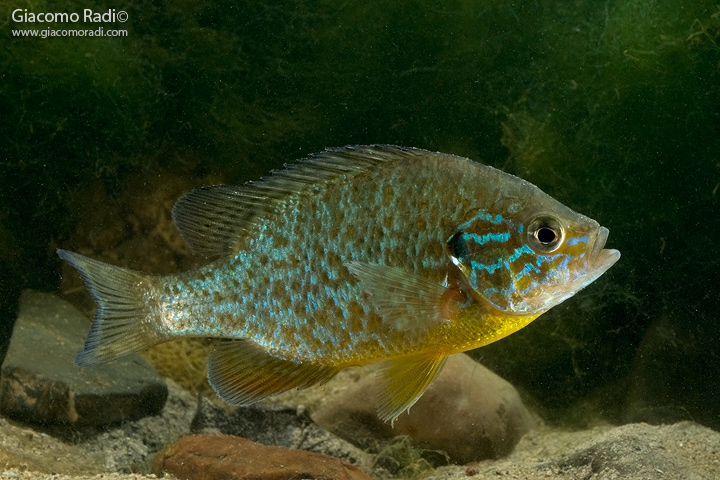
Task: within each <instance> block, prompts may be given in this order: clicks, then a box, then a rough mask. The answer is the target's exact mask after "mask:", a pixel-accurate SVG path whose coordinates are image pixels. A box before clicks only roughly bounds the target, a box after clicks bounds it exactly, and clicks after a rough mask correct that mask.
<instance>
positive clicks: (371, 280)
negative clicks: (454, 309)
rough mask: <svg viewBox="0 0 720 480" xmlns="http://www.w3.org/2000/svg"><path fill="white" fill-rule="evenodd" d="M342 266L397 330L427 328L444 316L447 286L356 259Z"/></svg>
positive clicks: (439, 321) (384, 318)
mask: <svg viewBox="0 0 720 480" xmlns="http://www.w3.org/2000/svg"><path fill="white" fill-rule="evenodd" d="M345 266H346V267H347V268H348V270H350V273H352V274H353V275H355V276H356V277H357V278H358V280H360V285H361V286H362V288H363V290H365V291H366V292H367V293H369V294H370V302H371V303H372V304H373V306H374V307H375V308H376V309H377V311H378V314H379V315H380V316H381V317H382V318H383V320H385V321H388V322H392V323H393V325H394V326H395V328H396V329H397V330H400V331H409V330H414V329H417V328H421V329H427V328H429V327H431V326H433V325H436V324H438V323H441V322H443V321H446V320H448V318H447V316H446V312H447V311H448V309H447V305H446V303H447V301H448V299H451V298H452V297H451V296H448V288H447V287H445V286H443V285H441V284H439V283H437V282H434V281H431V280H428V279H427V278H425V277H422V276H420V275H417V274H415V273H413V272H408V271H406V270H403V269H401V268H395V267H388V266H386V265H375V264H368V263H360V262H348V263H346V264H345Z"/></svg>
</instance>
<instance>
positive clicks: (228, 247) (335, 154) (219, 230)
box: [172, 145, 428, 257]
mask: <svg viewBox="0 0 720 480" xmlns="http://www.w3.org/2000/svg"><path fill="white" fill-rule="evenodd" d="M422 153H428V152H426V151H425V150H420V149H415V148H405V147H396V146H393V145H369V146H349V147H342V148H333V149H328V150H325V151H324V152H320V153H316V154H313V155H310V156H309V157H307V158H305V159H303V160H299V161H298V162H297V163H292V164H287V165H285V168H283V169H281V170H276V171H274V172H272V174H271V175H269V176H267V177H263V178H261V179H260V180H258V181H253V182H248V183H246V184H244V185H240V186H232V185H213V186H208V187H201V188H199V189H197V190H193V191H192V192H190V193H187V194H185V195H184V196H183V197H181V198H180V199H179V200H178V201H177V203H176V204H175V206H174V207H173V211H172V216H173V219H174V220H175V224H176V225H177V227H178V229H179V230H180V234H181V235H182V237H183V239H185V241H186V242H188V244H189V245H190V247H191V248H192V249H193V251H195V252H196V253H200V254H203V255H207V256H210V257H218V256H222V255H230V254H233V253H236V252H234V251H233V248H234V247H235V246H236V245H237V243H238V240H239V238H240V237H243V236H245V235H247V234H249V233H250V232H252V231H254V230H256V229H257V228H258V227H259V226H260V225H261V224H262V223H264V222H265V221H266V220H267V219H268V218H270V217H271V216H272V215H274V214H275V213H276V212H277V210H278V208H279V207H280V206H281V204H282V202H284V201H286V200H288V199H290V198H292V197H293V196H299V195H301V194H302V193H303V192H308V191H310V190H312V189H316V188H325V187H327V186H328V184H330V183H332V182H337V181H346V180H347V179H348V178H352V177H354V176H356V175H360V174H363V173H365V172H368V171H369V170H371V169H372V168H375V167H376V166H378V165H381V164H384V163H388V162H393V161H398V160H402V159H404V158H408V157H412V156H418V155H420V154H422Z"/></svg>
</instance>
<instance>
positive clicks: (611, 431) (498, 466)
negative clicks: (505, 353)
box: [424, 422, 720, 480]
mask: <svg viewBox="0 0 720 480" xmlns="http://www.w3.org/2000/svg"><path fill="white" fill-rule="evenodd" d="M718 451H720V433H718V432H715V431H713V430H711V429H709V428H706V427H703V426H701V425H698V424H696V423H692V422H680V423H677V424H674V425H663V426H653V425H648V424H645V423H636V424H629V425H622V426H619V427H608V426H603V427H596V428H593V429H591V430H580V431H576V432H567V431H561V430H554V431H553V430H548V429H543V430H541V431H534V432H532V433H530V434H529V435H527V436H526V437H524V438H523V440H522V441H521V442H520V444H519V445H518V446H517V448H516V449H515V451H514V452H513V453H512V454H511V456H510V457H509V458H507V459H503V460H498V461H493V462H482V463H479V464H474V465H472V466H463V467H445V468H442V469H438V470H436V471H435V472H434V473H433V474H432V475H430V476H428V477H426V478H425V479H424V480H466V479H467V478H468V477H469V476H472V479H473V480H490V479H497V478H507V479H523V480H541V479H542V480H544V479H548V478H552V479H555V480H576V479H580V478H583V479H597V480H612V479H632V480H656V479H663V480H710V479H717V478H720V461H719V460H718V453H717V452H718Z"/></svg>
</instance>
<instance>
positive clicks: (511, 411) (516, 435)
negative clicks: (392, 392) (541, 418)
mask: <svg viewBox="0 0 720 480" xmlns="http://www.w3.org/2000/svg"><path fill="white" fill-rule="evenodd" d="M377 383H378V382H377V380H376V379H375V378H373V376H367V377H365V378H363V379H362V380H360V381H359V382H358V383H357V384H355V385H354V386H353V387H351V388H349V389H348V390H347V391H346V392H345V393H344V395H343V396H341V397H339V398H337V399H336V400H334V401H331V402H328V403H326V404H324V405H321V406H319V407H318V409H317V410H316V411H315V412H314V413H313V414H312V418H313V419H314V420H315V421H316V422H317V423H318V425H320V426H322V427H324V428H326V429H327V430H329V431H330V432H333V433H335V434H336V435H338V436H340V437H342V438H345V439H346V440H349V441H351V442H353V443H355V444H358V445H367V444H368V440H370V439H373V438H390V437H392V436H396V435H408V436H410V438H412V439H413V440H414V441H415V442H416V443H417V444H418V445H419V446H420V447H422V448H427V449H433V450H442V451H445V452H446V453H447V454H448V455H449V456H450V459H451V460H452V461H453V462H456V463H467V462H471V461H474V460H482V459H487V458H499V457H502V456H505V455H508V454H509V453H510V452H511V451H512V449H513V447H514V446H515V444H517V442H518V441H519V440H520V438H521V437H522V436H523V435H524V434H525V433H526V432H528V431H529V430H530V429H531V428H532V427H533V419H532V416H531V415H530V413H529V412H528V410H527V409H526V408H525V406H524V405H523V402H522V400H521V399H520V396H519V395H518V393H517V391H516V390H515V388H513V386H512V385H510V384H509V383H508V382H506V381H505V380H503V379H502V378H500V377H498V376H497V375H495V374H494V373H492V372H491V371H490V370H488V369H487V368H485V367H483V366H482V365H480V364H478V363H477V362H475V361H473V360H472V359H471V358H470V357H468V356H467V355H451V356H450V358H448V361H447V363H446V365H445V368H444V369H443V371H442V372H441V373H440V375H439V376H438V378H437V379H436V380H435V381H434V382H433V383H432V384H431V385H430V388H428V390H427V391H426V392H425V394H424V395H423V396H422V397H421V398H420V400H418V402H417V403H416V404H415V405H414V406H413V407H412V408H411V410H410V414H409V415H408V414H403V415H401V416H400V417H398V419H397V420H396V421H395V425H394V428H393V427H391V425H390V424H388V423H384V422H382V421H381V420H379V419H378V417H377V414H376V411H375V403H376V402H375V400H376V395H377V393H376V392H377V390H376V388H377Z"/></svg>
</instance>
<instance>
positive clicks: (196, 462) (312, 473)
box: [152, 435, 371, 480]
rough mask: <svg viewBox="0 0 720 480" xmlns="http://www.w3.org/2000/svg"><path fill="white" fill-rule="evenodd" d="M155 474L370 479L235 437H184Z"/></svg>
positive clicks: (314, 456) (335, 462) (325, 459)
mask: <svg viewBox="0 0 720 480" xmlns="http://www.w3.org/2000/svg"><path fill="white" fill-rule="evenodd" d="M152 471H153V473H155V474H162V473H170V474H172V475H173V476H175V477H176V478H203V479H205V480H216V479H217V480H220V479H222V480H242V479H248V480H249V479H252V480H283V479H289V478H298V479H300V478H303V479H336V480H370V478H371V477H369V476H367V475H366V474H365V473H363V472H362V471H361V470H360V469H358V468H357V467H355V466H353V465H350V464H349V463H346V462H344V461H342V460H340V459H337V458H333V457H330V456H328V455H323V454H320V453H314V452H306V451H303V450H293V449H289V448H282V447H269V446H266V445H260V444H258V443H255V442H252V441H250V440H248V439H245V438H240V437H235V436H232V435H189V436H187V437H183V438H181V439H180V440H178V441H177V442H176V443H175V444H174V445H172V446H171V447H170V448H169V449H168V450H166V451H165V452H163V453H161V454H159V455H158V456H157V457H156V459H155V463H154V464H153V469H152Z"/></svg>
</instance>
